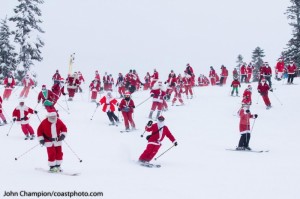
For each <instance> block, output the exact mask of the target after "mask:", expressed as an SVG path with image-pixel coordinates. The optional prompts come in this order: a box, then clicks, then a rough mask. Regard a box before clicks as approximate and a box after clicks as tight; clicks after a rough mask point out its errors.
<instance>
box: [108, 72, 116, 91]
mask: <svg viewBox="0 0 300 199" xmlns="http://www.w3.org/2000/svg"><path fill="white" fill-rule="evenodd" d="M107 83H108V87H107V90H109V91H113V88H112V87H113V85H114V84H115V81H114V78H113V76H112V74H109V80H108V82H107Z"/></svg>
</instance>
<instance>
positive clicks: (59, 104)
mask: <svg viewBox="0 0 300 199" xmlns="http://www.w3.org/2000/svg"><path fill="white" fill-rule="evenodd" d="M56 104H58V105H59V106H60V107H61V108H62V109H63V110H64V111H65V112H67V113H68V114H70V112H69V111H68V110H66V109H65V108H64V107H62V105H60V104H59V103H58V102H56Z"/></svg>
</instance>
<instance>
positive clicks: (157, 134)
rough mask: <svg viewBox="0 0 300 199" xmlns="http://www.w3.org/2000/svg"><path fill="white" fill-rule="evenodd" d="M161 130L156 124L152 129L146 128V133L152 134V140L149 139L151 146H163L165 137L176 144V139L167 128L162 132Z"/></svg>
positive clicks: (162, 129) (163, 128)
mask: <svg viewBox="0 0 300 199" xmlns="http://www.w3.org/2000/svg"><path fill="white" fill-rule="evenodd" d="M159 129H160V128H159V126H158V123H155V124H153V125H152V126H150V127H149V126H146V127H145V130H146V131H148V132H152V134H151V136H150V138H149V139H148V143H149V144H154V145H161V142H162V141H163V139H164V138H165V136H167V138H169V139H170V141H171V142H175V138H174V136H173V135H172V133H171V132H170V130H169V128H168V127H167V126H163V127H162V128H161V129H160V130H159Z"/></svg>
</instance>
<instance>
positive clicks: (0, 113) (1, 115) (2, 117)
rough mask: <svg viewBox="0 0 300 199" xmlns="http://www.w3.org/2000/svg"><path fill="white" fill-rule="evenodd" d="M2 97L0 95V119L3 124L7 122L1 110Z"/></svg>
mask: <svg viewBox="0 0 300 199" xmlns="http://www.w3.org/2000/svg"><path fill="white" fill-rule="evenodd" d="M2 102H3V101H2V98H1V96H0V119H1V120H2V122H3V123H4V124H7V121H6V118H5V116H4V114H3V111H2V109H3V107H2ZM1 125H2V124H1V123H0V126H1Z"/></svg>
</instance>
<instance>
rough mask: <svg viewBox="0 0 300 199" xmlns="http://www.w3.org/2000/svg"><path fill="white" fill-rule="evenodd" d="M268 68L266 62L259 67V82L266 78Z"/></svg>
mask: <svg viewBox="0 0 300 199" xmlns="http://www.w3.org/2000/svg"><path fill="white" fill-rule="evenodd" d="M265 70H266V62H264V63H263V65H262V66H261V67H260V68H259V80H258V81H259V82H260V81H261V79H262V78H264V73H265Z"/></svg>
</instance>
